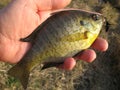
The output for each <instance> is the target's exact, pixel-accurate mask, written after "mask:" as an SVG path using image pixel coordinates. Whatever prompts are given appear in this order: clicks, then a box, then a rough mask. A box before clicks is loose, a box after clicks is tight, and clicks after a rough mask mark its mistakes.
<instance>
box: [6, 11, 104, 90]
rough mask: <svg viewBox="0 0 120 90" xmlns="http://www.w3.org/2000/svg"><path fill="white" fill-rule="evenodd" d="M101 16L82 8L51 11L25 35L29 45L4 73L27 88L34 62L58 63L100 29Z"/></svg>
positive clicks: (45, 66) (77, 51)
mask: <svg viewBox="0 0 120 90" xmlns="http://www.w3.org/2000/svg"><path fill="white" fill-rule="evenodd" d="M103 22H104V17H103V16H102V15H101V14H99V13H95V12H88V11H84V10H77V9H76V10H73V9H71V10H63V11H59V12H54V13H53V14H52V15H51V17H49V18H48V19H47V20H46V21H45V22H44V23H43V24H41V25H40V26H38V27H37V28H36V30H35V31H34V32H33V33H32V34H30V35H29V36H28V37H26V38H24V39H21V41H24V42H30V43H31V45H32V47H31V49H30V50H29V51H28V52H27V53H26V54H25V56H24V57H23V58H22V60H21V61H20V62H18V63H17V64H16V65H15V66H13V67H12V68H11V69H10V70H9V71H8V74H9V75H11V76H13V77H16V78H18V79H19V80H20V82H21V83H22V85H23V87H24V89H26V88H27V84H28V79H29V74H30V72H31V71H32V70H33V69H34V68H35V67H36V66H38V65H40V64H44V66H43V68H48V67H51V66H55V65H57V64H61V63H63V62H64V60H65V58H67V57H72V56H74V55H76V54H77V53H79V52H80V51H82V50H84V49H87V48H89V47H90V46H91V44H92V43H93V42H94V40H95V39H96V38H97V36H98V35H99V33H100V30H101V28H102V26H103Z"/></svg>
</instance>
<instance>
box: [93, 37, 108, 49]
mask: <svg viewBox="0 0 120 90" xmlns="http://www.w3.org/2000/svg"><path fill="white" fill-rule="evenodd" d="M91 47H92V48H94V49H96V50H100V51H106V50H107V49H108V42H107V41H106V40H105V39H103V38H97V39H96V40H95V42H94V43H93V45H92V46H91Z"/></svg>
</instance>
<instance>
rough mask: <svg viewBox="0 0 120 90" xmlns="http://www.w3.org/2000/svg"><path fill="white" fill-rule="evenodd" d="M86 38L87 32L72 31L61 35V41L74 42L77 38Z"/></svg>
mask: <svg viewBox="0 0 120 90" xmlns="http://www.w3.org/2000/svg"><path fill="white" fill-rule="evenodd" d="M87 38H88V36H87V32H84V33H73V34H70V35H67V36H64V37H62V41H68V42H75V41H79V40H85V39H87Z"/></svg>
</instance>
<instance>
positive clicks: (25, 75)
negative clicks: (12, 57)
mask: <svg viewBox="0 0 120 90" xmlns="http://www.w3.org/2000/svg"><path fill="white" fill-rule="evenodd" d="M29 74H30V73H29V71H27V70H26V69H25V68H24V67H20V66H19V65H15V66H13V67H12V68H11V69H10V70H9V71H8V75H10V76H13V77H15V78H17V79H19V80H20V82H21V84H22V86H23V88H24V90H26V89H27V85H28V79H29Z"/></svg>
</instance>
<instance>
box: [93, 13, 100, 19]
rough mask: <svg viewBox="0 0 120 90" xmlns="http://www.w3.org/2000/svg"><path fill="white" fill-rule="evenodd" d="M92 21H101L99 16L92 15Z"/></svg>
mask: <svg viewBox="0 0 120 90" xmlns="http://www.w3.org/2000/svg"><path fill="white" fill-rule="evenodd" d="M92 19H93V20H94V21H97V20H99V19H100V16H99V15H97V14H93V15H92Z"/></svg>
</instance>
